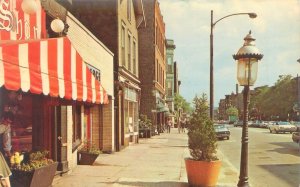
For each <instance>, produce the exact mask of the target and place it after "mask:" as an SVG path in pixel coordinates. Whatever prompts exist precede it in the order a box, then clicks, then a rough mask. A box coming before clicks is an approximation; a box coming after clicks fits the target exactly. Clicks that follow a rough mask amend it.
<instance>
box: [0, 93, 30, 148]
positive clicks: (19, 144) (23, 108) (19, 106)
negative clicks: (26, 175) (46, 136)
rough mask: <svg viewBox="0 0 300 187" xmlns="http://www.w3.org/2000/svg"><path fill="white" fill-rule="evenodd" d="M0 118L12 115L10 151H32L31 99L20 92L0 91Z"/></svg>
mask: <svg viewBox="0 0 300 187" xmlns="http://www.w3.org/2000/svg"><path fill="white" fill-rule="evenodd" d="M0 92H1V94H0V96H1V98H0V100H1V117H2V115H3V114H4V113H10V114H12V115H11V116H12V118H13V119H12V122H11V145H12V151H18V152H21V151H31V150H32V98H31V96H30V95H27V94H24V95H23V94H22V92H15V91H8V90H6V89H3V88H2V89H1V90H0Z"/></svg>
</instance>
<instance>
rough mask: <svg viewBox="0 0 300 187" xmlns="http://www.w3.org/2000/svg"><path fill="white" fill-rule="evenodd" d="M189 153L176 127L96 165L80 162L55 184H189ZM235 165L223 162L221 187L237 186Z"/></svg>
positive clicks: (101, 158) (90, 186)
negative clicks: (83, 164) (187, 166)
mask: <svg viewBox="0 0 300 187" xmlns="http://www.w3.org/2000/svg"><path fill="white" fill-rule="evenodd" d="M219 154H221V153H219ZM188 155H189V152H188V148H187V135H186V134H178V131H177V129H172V131H171V134H166V133H163V134H161V135H159V136H154V137H152V138H151V139H140V143H139V144H136V145H131V146H129V147H127V148H126V149H124V150H122V151H121V152H116V153H113V154H102V155H100V156H99V157H98V159H97V160H96V162H95V164H94V165H93V166H80V165H79V166H77V167H76V169H75V170H74V171H73V172H72V173H71V174H69V175H66V176H64V177H59V178H56V179H55V180H54V182H53V187H68V186H69V187H71V186H72V187H77V186H78V187H85V186H86V187H96V186H97V187H99V186H162V187H165V186H166V187H168V186H170V187H186V186H188V184H187V177H186V171H185V164H184V158H185V157H187V156H188ZM232 168H233V167H232V166H231V165H230V164H229V163H226V162H224V163H223V165H222V170H221V174H220V176H219V181H218V187H232V186H236V182H235V180H236V178H237V173H236V172H235V171H234V170H232Z"/></svg>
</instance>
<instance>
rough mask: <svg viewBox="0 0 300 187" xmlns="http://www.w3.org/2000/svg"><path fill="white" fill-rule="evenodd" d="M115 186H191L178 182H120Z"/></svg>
mask: <svg viewBox="0 0 300 187" xmlns="http://www.w3.org/2000/svg"><path fill="white" fill-rule="evenodd" d="M115 184H120V185H127V186H147V187H164V186H165V187H168V186H172V187H188V186H189V184H188V183H185V182H176V181H159V182H158V181H156V182H142V181H130V182H129V181H120V182H116V183H115Z"/></svg>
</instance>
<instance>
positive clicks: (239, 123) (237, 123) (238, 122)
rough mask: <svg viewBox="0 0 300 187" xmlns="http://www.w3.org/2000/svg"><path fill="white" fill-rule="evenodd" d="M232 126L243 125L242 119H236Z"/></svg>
mask: <svg viewBox="0 0 300 187" xmlns="http://www.w3.org/2000/svg"><path fill="white" fill-rule="evenodd" d="M233 126H234V127H242V126H243V121H236V122H235V123H234V124H233Z"/></svg>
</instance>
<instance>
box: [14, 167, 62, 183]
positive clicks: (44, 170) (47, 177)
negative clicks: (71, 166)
mask: <svg viewBox="0 0 300 187" xmlns="http://www.w3.org/2000/svg"><path fill="white" fill-rule="evenodd" d="M57 165H58V163H57V162H54V163H52V164H49V165H47V166H42V167H40V168H36V169H34V170H32V171H20V170H12V176H11V186H12V187H49V186H51V184H52V181H53V178H54V175H55V172H56V169H57Z"/></svg>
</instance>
